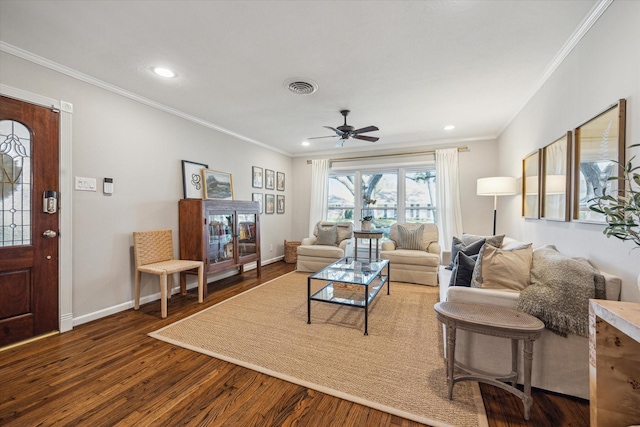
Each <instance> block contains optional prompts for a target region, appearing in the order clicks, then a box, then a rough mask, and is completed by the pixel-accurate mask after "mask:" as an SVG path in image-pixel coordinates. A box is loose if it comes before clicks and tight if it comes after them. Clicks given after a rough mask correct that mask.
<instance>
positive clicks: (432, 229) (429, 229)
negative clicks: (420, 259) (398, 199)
mask: <svg viewBox="0 0 640 427" xmlns="http://www.w3.org/2000/svg"><path fill="white" fill-rule="evenodd" d="M399 225H402V226H403V227H404V228H406V229H409V230H414V229H416V228H418V227H420V226H423V227H424V228H423V231H422V248H421V250H428V248H429V246H430V245H432V244H434V243H438V239H439V236H438V226H437V225H435V224H424V223H417V222H405V223H396V224H393V225H392V226H391V230H390V231H389V239H391V240H393V241H394V242H395V243H396V247H397V246H398V239H399V237H398V226H399Z"/></svg>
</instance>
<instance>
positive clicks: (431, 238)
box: [380, 222, 440, 286]
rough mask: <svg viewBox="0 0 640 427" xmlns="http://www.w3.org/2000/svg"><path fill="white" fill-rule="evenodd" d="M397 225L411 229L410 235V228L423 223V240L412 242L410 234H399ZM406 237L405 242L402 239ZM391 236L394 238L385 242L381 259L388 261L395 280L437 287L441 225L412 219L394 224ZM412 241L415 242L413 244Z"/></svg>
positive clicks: (415, 227) (417, 226)
mask: <svg viewBox="0 0 640 427" xmlns="http://www.w3.org/2000/svg"><path fill="white" fill-rule="evenodd" d="M398 225H401V226H402V227H404V229H405V230H408V231H409V233H407V234H408V235H411V231H413V230H416V229H417V228H419V227H420V226H424V227H423V231H422V241H421V242H419V241H418V242H411V241H410V240H411V238H410V237H409V238H408V237H407V234H404V236H400V233H399V231H398ZM415 233H417V232H415ZM403 237H404V242H403V241H402V240H403ZM389 238H390V239H391V240H389V241H386V242H383V243H382V252H380V258H382V259H388V260H389V262H390V267H391V268H390V271H391V278H390V279H391V280H392V281H396V282H407V283H417V284H420V285H429V286H438V264H439V263H440V244H439V243H438V227H437V226H436V225H435V224H420V223H409V222H407V223H400V224H393V225H392V226H391V231H390V233H389ZM403 243H404V245H403ZM412 243H415V244H414V245H412ZM403 246H404V247H403ZM407 246H408V248H407Z"/></svg>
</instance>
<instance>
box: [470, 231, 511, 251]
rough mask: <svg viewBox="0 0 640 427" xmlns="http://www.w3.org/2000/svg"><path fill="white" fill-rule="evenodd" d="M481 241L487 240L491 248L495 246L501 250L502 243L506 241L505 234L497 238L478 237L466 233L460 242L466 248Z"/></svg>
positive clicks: (496, 236)
mask: <svg viewBox="0 0 640 427" xmlns="http://www.w3.org/2000/svg"><path fill="white" fill-rule="evenodd" d="M481 239H485V240H486V242H485V243H487V244H489V245H491V246H494V247H496V248H499V247H500V246H502V241H503V240H504V234H500V235H495V236H478V235H475V234H467V233H464V234H463V235H462V237H461V238H460V240H462V243H464V245H465V246H469V245H470V244H472V243H473V242H476V241H478V240H481Z"/></svg>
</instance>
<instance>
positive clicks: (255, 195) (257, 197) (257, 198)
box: [251, 193, 263, 213]
mask: <svg viewBox="0 0 640 427" xmlns="http://www.w3.org/2000/svg"><path fill="white" fill-rule="evenodd" d="M251 198H252V200H253V201H254V202H258V206H260V213H262V212H263V210H262V200H263V197H262V193H253V194H252V196H251Z"/></svg>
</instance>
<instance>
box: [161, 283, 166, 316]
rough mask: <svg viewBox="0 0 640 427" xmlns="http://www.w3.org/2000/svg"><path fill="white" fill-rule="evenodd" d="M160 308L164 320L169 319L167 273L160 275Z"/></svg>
mask: <svg viewBox="0 0 640 427" xmlns="http://www.w3.org/2000/svg"><path fill="white" fill-rule="evenodd" d="M160 308H161V315H162V318H163V319H164V318H165V317H167V273H166V272H165V273H163V274H161V275H160Z"/></svg>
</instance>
